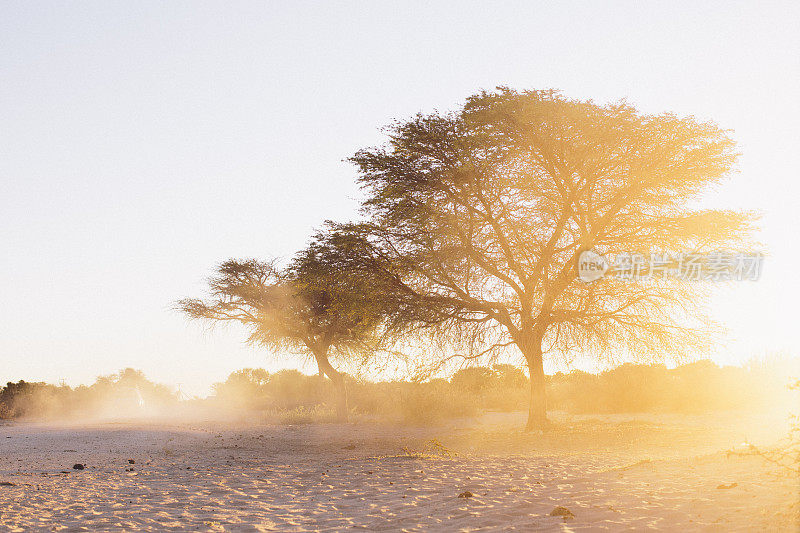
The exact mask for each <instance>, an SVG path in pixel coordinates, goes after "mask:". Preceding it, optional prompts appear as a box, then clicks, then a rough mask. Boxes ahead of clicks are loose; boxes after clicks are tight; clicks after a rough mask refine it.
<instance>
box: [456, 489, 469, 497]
mask: <svg viewBox="0 0 800 533" xmlns="http://www.w3.org/2000/svg"><path fill="white" fill-rule="evenodd" d="M472 496H473V494H472V493H471V492H470V491H468V490H465V491H464V492H462V493H461V494H459V495H458V497H459V498H472Z"/></svg>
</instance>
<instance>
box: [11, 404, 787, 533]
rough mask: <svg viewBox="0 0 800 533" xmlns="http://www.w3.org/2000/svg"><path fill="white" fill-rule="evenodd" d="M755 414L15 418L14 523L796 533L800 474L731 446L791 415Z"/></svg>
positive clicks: (20, 526) (26, 526) (17, 526)
mask: <svg viewBox="0 0 800 533" xmlns="http://www.w3.org/2000/svg"><path fill="white" fill-rule="evenodd" d="M757 420H758V424H754V423H749V422H748V421H746V420H742V419H741V416H736V417H734V418H731V419H725V418H724V417H723V418H720V417H715V418H713V419H712V418H710V417H705V418H703V417H696V418H669V417H660V418H654V417H649V418H641V417H602V418H600V417H565V416H562V417H560V418H559V419H558V425H557V426H556V428H555V429H554V430H553V431H551V432H548V433H546V434H544V435H537V434H526V433H522V432H520V431H519V430H518V429H517V428H519V427H520V424H521V421H522V417H521V414H515V415H496V416H494V417H484V418H483V419H481V420H479V421H474V420H473V421H462V422H460V423H454V424H450V425H449V426H447V427H438V428H427V429H421V428H407V427H396V426H394V427H392V426H386V425H380V424H376V423H357V424H348V425H305V426H260V427H259V426H255V427H252V426H251V427H247V428H246V429H243V428H242V427H236V426H234V425H233V424H221V423H208V422H206V423H202V424H200V423H195V424H171V425H167V424H143V423H132V422H128V423H119V422H116V423H110V422H107V423H103V424H97V423H96V424H93V425H73V426H69V427H66V426H62V427H52V426H42V425H32V424H10V425H5V426H0V482H2V483H3V484H1V485H0V526H1V527H2V528H6V529H8V530H11V531H22V530H36V529H41V530H57V531H62V530H63V531H83V530H149V531H168V530H175V531H186V530H204V531H340V530H349V529H362V530H363V529H366V530H376V531H377V530H385V531H399V530H407V531H436V530H440V531H458V530H469V531H473V530H522V531H530V530H544V531H578V530H584V531H586V530H591V531H602V530H609V531H620V530H642V529H658V530H668V531H696V530H699V531H726V532H727V531H739V530H741V531H800V522H798V511H799V510H800V509H799V504H798V500H799V499H800V486H798V479H797V478H796V477H789V476H785V475H783V476H782V475H780V474H779V473H778V472H777V471H775V470H774V469H772V468H771V467H769V466H768V465H767V464H765V462H764V461H763V460H762V459H760V458H757V457H741V456H736V455H734V456H729V455H726V453H724V450H726V449H729V448H730V447H731V446H733V445H735V444H737V443H738V442H740V441H741V440H742V439H743V438H749V439H750V440H751V442H758V439H759V438H767V437H768V436H769V435H768V434H770V433H771V432H774V430H775V429H776V428H777V427H779V426H780V425H781V424H780V422H779V421H778V422H777V423H773V422H772V421H769V420H764V419H757ZM756 427H757V429H753V428H756ZM742 428H744V429H742ZM758 428H760V429H758ZM745 432H749V433H751V434H752V435H749V436H748V435H743V433H745ZM433 439H435V441H434V440H433ZM437 443H439V444H441V445H442V446H441V447H440V446H439V445H437ZM453 453H456V454H457V455H452V454H453ZM129 459H130V460H133V461H135V463H134V464H131V463H130V462H129ZM76 463H80V464H85V465H86V468H85V469H84V470H74V469H73V468H72V467H73V464H76ZM9 483H12V484H13V485H9ZM734 483H735V484H736V485H735V486H733V484H734ZM720 485H723V486H726V487H730V488H719V487H720ZM467 491H468V492H470V493H472V497H459V494H462V493H464V492H467ZM556 506H563V507H566V508H568V509H569V510H570V511H571V512H572V513H573V514H574V518H569V519H565V518H563V517H558V516H550V513H551V511H553V509H554V508H555V507H556Z"/></svg>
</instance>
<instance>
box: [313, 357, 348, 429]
mask: <svg viewBox="0 0 800 533" xmlns="http://www.w3.org/2000/svg"><path fill="white" fill-rule="evenodd" d="M314 356H315V358H316V360H317V364H318V365H319V368H320V370H322V371H323V372H325V375H327V376H328V377H329V378H330V379H331V381H332V382H333V387H334V389H335V391H336V392H335V394H336V420H338V421H339V422H347V417H348V412H349V409H348V408H347V389H346V388H345V384H344V376H343V375H342V373H341V372H338V371H337V370H336V369H335V368H333V365H331V363H330V361H328V354H327V353H319V354H314Z"/></svg>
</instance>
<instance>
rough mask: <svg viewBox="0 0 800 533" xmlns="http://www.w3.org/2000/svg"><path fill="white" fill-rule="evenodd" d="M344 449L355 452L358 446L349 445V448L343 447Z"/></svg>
mask: <svg viewBox="0 0 800 533" xmlns="http://www.w3.org/2000/svg"><path fill="white" fill-rule="evenodd" d="M342 449H343V450H355V449H356V445H355V444H348V445H347V446H342Z"/></svg>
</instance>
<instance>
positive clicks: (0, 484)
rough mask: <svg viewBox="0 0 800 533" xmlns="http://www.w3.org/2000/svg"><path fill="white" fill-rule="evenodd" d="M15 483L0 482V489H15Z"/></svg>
mask: <svg viewBox="0 0 800 533" xmlns="http://www.w3.org/2000/svg"><path fill="white" fill-rule="evenodd" d="M16 486H17V484H16V483H11V482H10V481H0V487H16Z"/></svg>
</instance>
